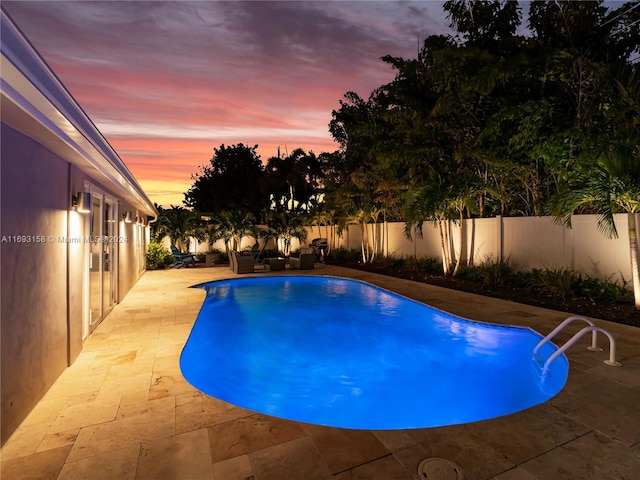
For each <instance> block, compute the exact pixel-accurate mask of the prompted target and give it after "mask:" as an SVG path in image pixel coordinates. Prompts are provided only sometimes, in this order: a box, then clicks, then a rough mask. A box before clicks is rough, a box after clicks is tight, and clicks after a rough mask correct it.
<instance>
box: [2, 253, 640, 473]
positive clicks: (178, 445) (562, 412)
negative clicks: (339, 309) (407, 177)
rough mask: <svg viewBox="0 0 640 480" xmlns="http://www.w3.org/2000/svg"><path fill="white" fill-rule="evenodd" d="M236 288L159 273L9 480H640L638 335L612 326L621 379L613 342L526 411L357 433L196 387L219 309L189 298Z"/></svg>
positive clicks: (445, 305) (27, 429)
mask: <svg viewBox="0 0 640 480" xmlns="http://www.w3.org/2000/svg"><path fill="white" fill-rule="evenodd" d="M292 273H294V274H323V275H337V276H344V277H349V278H356V279H360V280H364V281H367V282H370V283H372V284H375V285H378V286H381V287H383V288H387V289H389V290H392V291H395V292H398V293H400V294H403V295H405V296H408V297H412V298H415V299H417V300H419V301H422V302H425V303H427V304H430V305H433V306H435V307H438V308H441V309H443V310H447V311H449V312H452V313H455V314H457V315H460V316H463V317H467V318H472V319H477V320H485V321H492V322H496V323H505V324H514V325H526V326H530V327H532V328H534V329H535V330H537V331H539V332H540V333H543V334H547V333H548V332H549V331H551V330H552V329H553V328H554V327H555V326H556V325H557V324H558V323H559V322H560V321H562V320H564V319H565V318H566V317H567V316H568V314H566V313H562V312H555V311H552V310H546V309H542V308H537V307H531V306H527V305H522V304H517V303H513V302H508V301H503V300H497V299H492V298H486V297H481V296H478V295H473V294H467V293H462V292H457V291H452V290H447V289H443V288H439V287H435V286H430V285H424V284H420V283H415V282H411V281H407V280H400V279H395V278H391V277H385V276H381V275H377V274H371V273H365V272H359V271H355V270H350V269H344V268H340V267H332V266H326V265H318V268H316V269H315V270H306V271H305V270H303V271H300V270H296V271H293V272H291V271H289V270H287V271H285V272H275V274H276V275H289V274H292ZM272 274H274V273H273V272H272ZM255 275H265V273H263V272H257V273H256V274H255ZM243 276H245V275H243ZM229 277H238V275H234V274H233V273H232V272H231V271H230V270H229V268H228V267H210V268H204V267H198V268H195V269H193V268H190V269H180V270H163V271H154V272H147V273H145V274H144V276H143V277H142V279H141V280H140V281H139V282H138V283H137V284H136V285H135V286H134V287H133V289H132V290H131V291H130V292H129V294H128V295H127V296H126V297H125V299H124V301H123V302H122V303H121V304H119V305H117V306H116V307H115V308H114V310H113V311H112V312H111V313H110V314H109V315H108V317H107V318H106V320H105V321H104V322H103V323H102V324H101V325H100V326H99V327H98V328H97V329H96V330H95V331H94V333H93V334H92V335H91V336H90V337H89V338H88V339H87V340H86V342H85V344H84V348H83V350H82V353H81V354H80V356H79V358H78V359H77V360H76V361H75V362H74V363H73V364H72V365H71V366H70V367H69V368H68V369H67V370H66V371H65V372H64V373H63V374H62V376H61V377H60V378H59V379H58V380H57V381H56V382H55V384H54V385H53V386H52V387H51V389H50V390H49V391H48V393H47V394H46V395H45V397H44V398H43V399H42V400H41V401H40V402H39V403H38V405H37V406H36V407H35V408H34V410H33V411H32V412H31V414H30V415H29V416H28V417H27V418H26V420H25V421H24V422H23V423H22V425H21V426H20V427H19V428H18V430H17V431H16V432H15V433H14V434H13V435H12V436H11V438H10V439H9V441H8V442H7V443H6V445H5V446H4V447H3V449H2V451H1V453H0V454H1V457H2V465H1V470H0V478H2V480H5V479H7V480H20V479H38V480H42V479H61V480H62V479H64V480H71V479H83V480H85V479H90V480H101V479H105V480H112V479H119V480H120V479H122V480H129V479H130V480H134V479H135V480H146V479H149V480H151V479H152V480H160V479H162V480H169V479H186V480H201V479H202V480H204V479H209V480H210V479H215V480H316V479H318V480H325V479H336V480H355V479H360V480H370V479H371V480H373V479H376V480H396V479H397V480H405V479H406V480H410V479H411V480H417V479H419V478H420V477H419V476H418V473H417V467H418V464H419V463H420V461H421V460H422V459H424V458H428V457H441V458H445V459H449V460H451V461H453V462H455V463H456V464H458V465H459V466H460V467H461V469H462V471H463V473H464V475H465V479H466V480H483V479H495V480H532V479H541V480H543V479H544V480H547V479H551V480H561V479H576V480H578V479H579V480H583V479H598V480H609V479H629V480H631V479H640V329H638V328H634V327H628V326H624V325H618V324H614V323H610V322H606V321H600V320H597V321H596V324H597V325H598V326H602V327H604V328H606V329H608V330H609V331H610V332H611V333H612V334H613V336H614V338H615V339H616V342H617V353H618V355H617V357H618V360H619V361H620V362H622V364H623V366H622V367H620V368H616V367H609V366H606V365H605V364H604V363H603V360H605V359H607V358H608V345H607V343H608V342H607V340H606V338H605V337H604V336H601V337H600V344H601V346H603V347H604V348H605V351H603V352H591V351H588V350H587V349H586V347H587V346H588V345H589V341H590V336H587V337H585V338H584V339H582V340H580V342H578V344H576V345H574V346H573V347H571V349H570V350H569V352H568V355H567V356H568V358H569V360H570V371H569V379H568V382H567V386H566V387H565V389H564V390H563V391H562V392H561V393H560V394H559V395H558V396H556V397H554V398H553V399H551V400H550V401H548V402H546V403H545V404H542V405H538V406H536V407H533V408H531V409H528V410H525V411H523V412H520V413H516V414H513V415H508V416H506V417H501V418H497V419H492V420H486V421H482V422H476V423H472V424H466V425H458V426H451V427H441V428H431V429H416V430H393V431H355V430H344V429H338V428H329V427H320V426H315V425H309V424H302V423H298V422H292V421H285V420H280V419H277V418H273V417H269V416H267V415H262V414H257V413H255V412H251V411H248V410H244V409H241V408H238V407H234V406H232V405H229V404H227V403H225V402H222V401H220V400H216V399H214V398H210V397H207V396H206V395H203V394H202V393H200V392H198V391H197V390H196V389H194V388H193V387H191V386H190V385H189V384H188V383H187V382H186V381H185V380H184V379H183V378H182V375H181V373H180V368H179V365H178V359H179V356H180V352H181V349H182V347H183V345H184V343H185V341H186V339H187V336H188V334H189V332H190V330H191V327H192V325H193V322H194V320H195V318H196V316H197V314H198V311H199V309H200V305H201V303H202V300H203V298H204V291H203V290H201V289H195V288H188V287H189V286H191V285H194V284H197V283H202V282H206V281H209V280H218V279H223V278H229ZM310 308H313V307H312V305H310ZM582 326H583V324H581V323H576V324H572V325H571V326H569V327H568V328H567V330H566V332H564V333H562V334H561V335H559V336H558V339H557V340H556V343H561V342H564V341H566V340H567V339H568V338H570V336H571V335H572V334H573V333H575V332H577V331H578V330H579V329H580V328H582ZM423 478H424V477H423ZM444 478H448V477H444Z"/></svg>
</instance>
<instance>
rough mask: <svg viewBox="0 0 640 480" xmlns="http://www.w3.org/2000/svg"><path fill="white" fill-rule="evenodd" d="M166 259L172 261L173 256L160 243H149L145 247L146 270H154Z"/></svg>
mask: <svg viewBox="0 0 640 480" xmlns="http://www.w3.org/2000/svg"><path fill="white" fill-rule="evenodd" d="M167 258H169V261H170V262H172V261H173V256H172V255H171V254H170V253H169V250H167V249H166V248H164V247H163V246H162V244H161V243H157V242H151V243H149V246H148V247H147V269H148V270H155V269H157V268H159V267H160V266H163V265H164V264H165V263H166V260H167Z"/></svg>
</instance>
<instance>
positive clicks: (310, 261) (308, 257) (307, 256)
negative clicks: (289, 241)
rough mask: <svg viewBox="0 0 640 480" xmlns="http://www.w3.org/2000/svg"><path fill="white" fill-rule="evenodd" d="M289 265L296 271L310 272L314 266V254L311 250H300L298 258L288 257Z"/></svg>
mask: <svg viewBox="0 0 640 480" xmlns="http://www.w3.org/2000/svg"><path fill="white" fill-rule="evenodd" d="M289 265H290V266H291V268H294V269H297V270H311V269H313V268H315V266H316V254H315V253H314V251H313V248H302V249H300V256H298V257H290V258H289Z"/></svg>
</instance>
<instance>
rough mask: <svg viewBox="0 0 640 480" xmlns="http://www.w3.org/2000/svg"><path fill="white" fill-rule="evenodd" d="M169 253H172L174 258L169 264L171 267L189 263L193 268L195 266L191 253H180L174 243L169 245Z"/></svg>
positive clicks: (179, 266) (183, 265) (180, 266)
mask: <svg viewBox="0 0 640 480" xmlns="http://www.w3.org/2000/svg"><path fill="white" fill-rule="evenodd" d="M171 255H173V258H174V262H173V263H172V264H171V267H175V268H182V267H188V266H189V265H191V266H192V267H194V268H195V266H196V259H195V258H194V257H193V255H192V254H191V253H189V252H187V253H182V252H181V251H180V250H178V249H177V248H176V247H175V246H174V245H171Z"/></svg>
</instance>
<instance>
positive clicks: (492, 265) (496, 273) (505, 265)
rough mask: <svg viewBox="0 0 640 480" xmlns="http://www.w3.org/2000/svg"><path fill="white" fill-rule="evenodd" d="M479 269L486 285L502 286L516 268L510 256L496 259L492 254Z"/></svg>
mask: <svg viewBox="0 0 640 480" xmlns="http://www.w3.org/2000/svg"><path fill="white" fill-rule="evenodd" d="M478 271H479V273H480V276H481V277H482V283H483V284H484V285H487V286H489V287H502V286H504V284H505V283H507V282H508V281H509V279H510V278H511V277H512V276H513V271H514V269H513V267H512V266H511V261H510V260H509V258H505V259H502V260H494V259H493V257H492V256H488V257H486V258H485V259H484V260H483V262H482V263H481V264H480V265H479V266H478Z"/></svg>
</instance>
